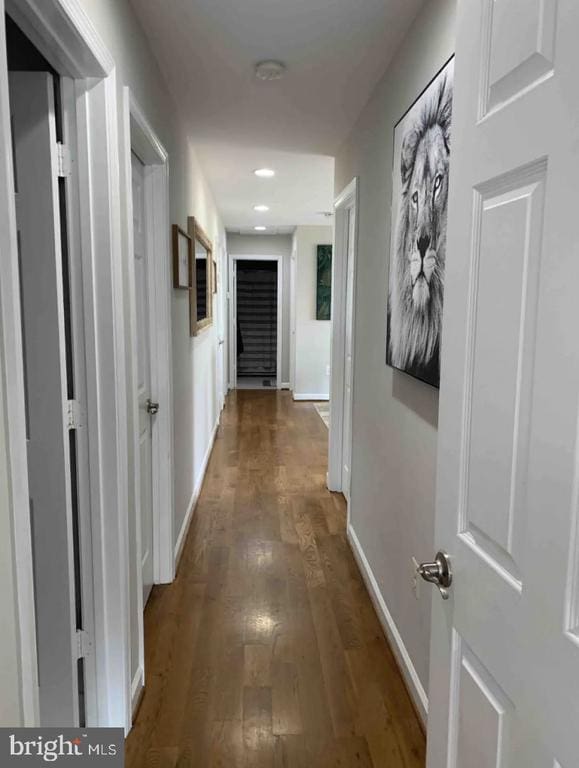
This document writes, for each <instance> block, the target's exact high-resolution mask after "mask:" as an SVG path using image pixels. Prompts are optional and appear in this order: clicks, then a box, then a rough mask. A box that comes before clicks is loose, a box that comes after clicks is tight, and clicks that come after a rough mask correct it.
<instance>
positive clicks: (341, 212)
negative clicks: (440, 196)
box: [327, 177, 359, 515]
mask: <svg viewBox="0 0 579 768" xmlns="http://www.w3.org/2000/svg"><path fill="white" fill-rule="evenodd" d="M334 209H335V230H334V259H333V270H332V332H331V349H332V357H331V379H330V400H331V402H332V408H331V410H330V428H329V437H328V475H327V481H328V488H329V490H330V491H341V490H342V468H343V464H344V461H343V456H344V446H343V430H344V405H345V404H344V375H345V360H344V356H345V344H346V328H345V322H346V290H347V262H348V227H349V216H348V212H349V211H353V213H354V216H355V229H354V241H355V247H354V249H353V258H354V287H353V291H354V305H353V308H352V392H353V389H354V378H355V370H356V366H355V359H354V349H355V346H354V340H355V326H356V320H355V318H356V311H355V308H356V282H355V281H356V261H355V260H356V258H357V250H358V246H357V243H358V220H359V215H358V179H357V177H356V178H354V179H352V181H351V182H350V183H349V184H348V186H347V187H346V188H345V189H344V190H342V192H341V193H340V194H339V195H338V197H337V198H336V200H335V202H334ZM350 410H351V411H352V402H350ZM350 424H352V417H350ZM351 434H353V429H351ZM349 507H350V505H349V504H348V515H349Z"/></svg>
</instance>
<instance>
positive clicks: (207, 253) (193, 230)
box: [187, 216, 213, 336]
mask: <svg viewBox="0 0 579 768" xmlns="http://www.w3.org/2000/svg"><path fill="white" fill-rule="evenodd" d="M187 231H188V233H189V237H190V238H191V243H192V246H191V253H192V258H191V290H190V292H189V326H190V328H189V332H190V335H191V336H197V334H198V333H200V331H202V330H204V329H205V328H209V327H210V326H211V324H212V323H213V245H212V243H211V240H210V239H209V238H208V237H207V235H206V234H205V232H204V231H203V229H202V227H201V226H200V225H199V224H198V223H197V221H196V219H195V217H194V216H189V218H188V219H187ZM202 263H204V264H205V268H204V270H203V269H202V268H201V266H202ZM201 278H202V281H201ZM200 291H201V292H202V295H201V293H200Z"/></svg>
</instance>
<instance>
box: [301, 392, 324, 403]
mask: <svg viewBox="0 0 579 768" xmlns="http://www.w3.org/2000/svg"><path fill="white" fill-rule="evenodd" d="M293 398H294V400H315V401H319V400H329V399H330V396H329V395H328V394H327V393H326V394H325V395H310V394H307V395H304V394H299V393H298V392H294V394H293Z"/></svg>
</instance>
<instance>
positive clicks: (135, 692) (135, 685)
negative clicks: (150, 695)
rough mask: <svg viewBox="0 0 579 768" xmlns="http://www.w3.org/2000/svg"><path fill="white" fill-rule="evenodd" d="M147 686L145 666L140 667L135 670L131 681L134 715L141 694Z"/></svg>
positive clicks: (132, 712) (132, 710)
mask: <svg viewBox="0 0 579 768" xmlns="http://www.w3.org/2000/svg"><path fill="white" fill-rule="evenodd" d="M144 688H145V675H144V673H143V668H142V667H139V668H138V669H137V671H136V672H135V676H134V678H133V680H132V682H131V714H132V715H133V717H134V716H135V713H136V711H137V707H138V706H139V704H140V701H141V696H142V695H143V690H144Z"/></svg>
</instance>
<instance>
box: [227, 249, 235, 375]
mask: <svg viewBox="0 0 579 768" xmlns="http://www.w3.org/2000/svg"><path fill="white" fill-rule="evenodd" d="M229 318H230V327H229V376H230V386H231V387H232V388H233V389H235V388H236V387H237V261H236V260H235V259H230V261H229Z"/></svg>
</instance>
